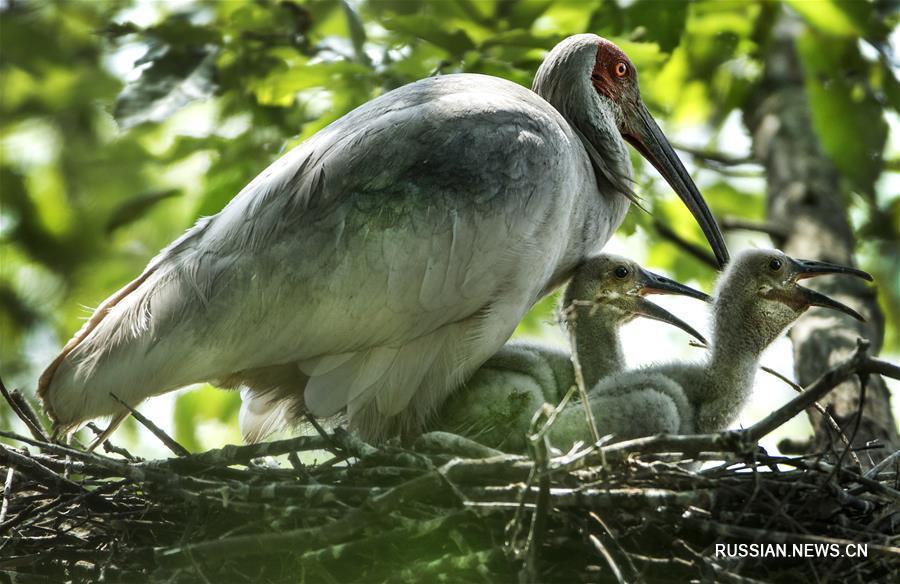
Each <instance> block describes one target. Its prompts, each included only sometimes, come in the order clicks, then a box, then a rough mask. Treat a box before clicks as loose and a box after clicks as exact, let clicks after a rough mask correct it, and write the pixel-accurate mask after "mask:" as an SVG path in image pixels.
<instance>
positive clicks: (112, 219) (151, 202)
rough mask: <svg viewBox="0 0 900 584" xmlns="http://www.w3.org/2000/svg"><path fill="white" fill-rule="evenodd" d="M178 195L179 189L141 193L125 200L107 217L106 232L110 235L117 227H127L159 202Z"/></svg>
mask: <svg viewBox="0 0 900 584" xmlns="http://www.w3.org/2000/svg"><path fill="white" fill-rule="evenodd" d="M180 193H181V191H180V190H179V189H165V190H160V191H151V192H149V193H142V194H140V195H136V196H134V197H131V198H130V199H126V200H125V201H123V202H122V203H121V204H120V205H119V206H117V207H116V208H115V209H114V210H113V212H112V214H111V215H110V216H109V219H108V220H107V221H106V232H107V233H112V232H113V231H115V230H116V229H118V228H119V227H123V226H125V225H128V224H129V223H131V222H132V221H137V220H138V219H140V218H141V217H143V216H144V215H146V214H147V212H148V211H150V209H152V208H153V207H154V206H155V205H156V204H157V203H159V202H160V201H164V200H166V199H171V198H172V197H174V196H176V195H179V194H180Z"/></svg>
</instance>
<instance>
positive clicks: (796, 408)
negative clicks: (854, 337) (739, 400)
mask: <svg viewBox="0 0 900 584" xmlns="http://www.w3.org/2000/svg"><path fill="white" fill-rule="evenodd" d="M868 348H869V342H868V341H864V340H862V339H859V340H858V341H857V346H856V351H854V352H853V355H851V356H850V358H849V359H847V360H845V361H844V362H842V363H840V364H838V365H836V366H835V367H833V368H831V369H830V370H829V371H827V372H825V373H824V374H823V375H822V376H821V377H819V378H818V379H817V380H816V381H814V382H813V383H812V384H811V385H809V387H807V388H806V389H805V390H804V392H803V393H801V394H800V395H798V396H797V397H795V398H794V399H792V400H791V401H789V402H788V403H786V404H785V405H783V406H781V407H780V408H778V409H777V410H775V411H774V412H772V413H771V414H769V415H768V416H766V417H765V418H763V419H762V420H760V421H759V422H757V423H756V424H753V425H752V426H750V427H749V428H747V430H745V432H746V433H747V437H748V438H749V439H750V440H752V441H754V442H758V441H759V440H760V439H761V438H762V437H763V436H766V435H767V434H769V433H770V432H772V431H773V430H775V429H776V428H778V427H779V426H781V425H782V424H784V423H785V422H787V421H788V420H790V419H791V418H793V417H794V416H796V415H797V414H799V413H800V412H802V411H803V410H805V409H806V408H808V407H810V406H811V405H812V404H814V403H815V402H816V401H817V400H818V399H820V398H822V397H824V396H825V395H827V394H828V392H829V391H831V390H832V389H834V388H835V387H837V386H838V385H840V384H841V383H843V382H845V381H847V380H848V379H850V377H852V376H853V375H855V374H857V373H862V372H868V371H866V368H865V366H866V365H867V364H868V363H870V362H871V361H872V360H871V359H870V358H869V357H868V355H866V351H867V350H868Z"/></svg>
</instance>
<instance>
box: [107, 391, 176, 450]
mask: <svg viewBox="0 0 900 584" xmlns="http://www.w3.org/2000/svg"><path fill="white" fill-rule="evenodd" d="M109 395H110V397H112V398H113V399H114V400H116V401H117V402H119V404H120V405H121V406H122V407H123V408H125V409H127V410H128V411H129V412H131V416H132V417H133V418H134V419H135V420H137V421H138V422H140V423H141V424H142V425H143V426H144V427H145V428H147V429H148V430H150V432H151V433H152V434H153V435H154V436H156V437H157V438H158V439H159V441H160V442H162V443H163V445H165V447H166V448H168V449H169V450H171V451H172V453H173V454H174V455H175V456H187V455H188V454H190V451H188V449H187V448H185V447H184V446H182V445H181V444H179V443H178V441H177V440H175V439H174V438H172V437H171V436H169V435H168V434H166V433H165V431H164V430H163V429H162V428H160V427H159V426H157V425H156V424H154V423H153V422H151V421H150V420H149V419H148V418H147V417H146V416H144V414H142V413H140V412H139V411H137V410H136V409H134V408H133V407H131V406H130V405H128V404H127V403H125V402H124V401H122V400H121V399H119V396H117V395H116V394H114V393H110V394H109Z"/></svg>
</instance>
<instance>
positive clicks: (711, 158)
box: [672, 143, 758, 166]
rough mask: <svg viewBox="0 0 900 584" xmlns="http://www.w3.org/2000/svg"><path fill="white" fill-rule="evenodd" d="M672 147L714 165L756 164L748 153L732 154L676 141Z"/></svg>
mask: <svg viewBox="0 0 900 584" xmlns="http://www.w3.org/2000/svg"><path fill="white" fill-rule="evenodd" d="M672 147H673V148H675V149H676V150H681V151H682V152H686V153H688V154H690V155H691V157H693V158H696V159H698V160H700V161H703V162H707V163H713V164H714V165H716V166H740V165H742V164H758V163H757V162H756V161H755V160H754V159H753V157H752V156H749V155H744V156H735V155H733V154H726V153H724V152H718V151H715V150H709V149H707V148H697V147H695V146H688V145H687V144H678V143H672Z"/></svg>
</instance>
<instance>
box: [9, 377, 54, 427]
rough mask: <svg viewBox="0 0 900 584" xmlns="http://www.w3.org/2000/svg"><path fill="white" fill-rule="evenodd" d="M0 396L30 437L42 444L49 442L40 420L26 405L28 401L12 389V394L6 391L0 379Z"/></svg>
mask: <svg viewBox="0 0 900 584" xmlns="http://www.w3.org/2000/svg"><path fill="white" fill-rule="evenodd" d="M0 394H2V395H3V397H4V399H6V402H7V403H8V404H9V407H10V408H12V411H13V412H14V413H15V414H16V416H18V417H19V419H20V420H22V422H23V423H24V424H25V427H26V428H28V431H29V432H31V435H32V436H34V437H35V438H36V439H38V440H43V441H44V442H48V441H49V438H48V437H47V432H46V431H45V430H44V427H43V425H42V424H41V422H40V419H39V418H38V416H37V414H35V413H34V410H32V409H31V404H29V403H28V400H26V399H25V396H23V395H22V394H21V392H19V391H18V390H15V389H14V390H13V391H12V393H10V392H9V391H7V389H6V385H5V384H4V383H3V379H0Z"/></svg>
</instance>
